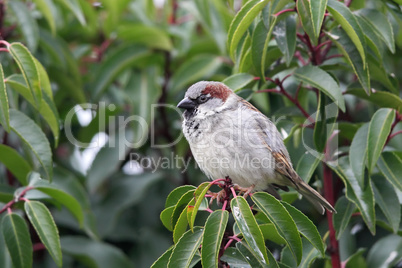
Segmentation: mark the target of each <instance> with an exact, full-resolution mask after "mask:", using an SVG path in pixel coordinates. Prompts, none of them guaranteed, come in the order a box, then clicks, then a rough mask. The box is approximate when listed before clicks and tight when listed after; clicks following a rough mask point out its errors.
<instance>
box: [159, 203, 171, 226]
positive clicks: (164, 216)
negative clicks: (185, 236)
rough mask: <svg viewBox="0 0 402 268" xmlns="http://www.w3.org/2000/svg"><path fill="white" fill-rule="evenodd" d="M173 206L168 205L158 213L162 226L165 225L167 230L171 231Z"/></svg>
mask: <svg viewBox="0 0 402 268" xmlns="http://www.w3.org/2000/svg"><path fill="white" fill-rule="evenodd" d="M174 208H175V206H170V207H167V208H165V209H164V210H163V211H162V212H161V214H160V216H159V217H160V219H161V222H162V224H163V226H165V227H166V229H168V230H169V231H173V226H172V214H173V210H174Z"/></svg>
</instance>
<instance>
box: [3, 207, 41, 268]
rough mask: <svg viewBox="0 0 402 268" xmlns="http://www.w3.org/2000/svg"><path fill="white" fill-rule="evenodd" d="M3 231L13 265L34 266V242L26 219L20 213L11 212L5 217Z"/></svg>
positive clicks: (19, 267)
mask: <svg viewBox="0 0 402 268" xmlns="http://www.w3.org/2000/svg"><path fill="white" fill-rule="evenodd" d="M1 231H2V233H3V237H4V241H5V244H6V246H7V249H8V252H9V253H10V256H11V261H12V263H13V266H14V267H16V268H25V267H32V253H33V250H32V242H31V237H30V235H29V231H28V226H27V224H26V223H25V220H24V219H23V218H22V217H21V216H20V215H18V214H15V213H9V214H7V215H5V216H4V217H3V220H2V222H1Z"/></svg>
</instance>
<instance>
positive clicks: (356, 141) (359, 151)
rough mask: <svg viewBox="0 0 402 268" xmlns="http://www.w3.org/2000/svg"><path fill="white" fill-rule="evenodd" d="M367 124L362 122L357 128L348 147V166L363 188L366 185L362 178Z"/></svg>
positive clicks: (365, 158)
mask: <svg viewBox="0 0 402 268" xmlns="http://www.w3.org/2000/svg"><path fill="white" fill-rule="evenodd" d="M368 130H369V124H368V123H367V124H364V125H363V126H361V127H360V128H359V130H358V131H357V132H356V134H355V136H354V137H353V140H352V144H351V145H350V149H349V156H350V157H349V161H350V167H351V168H352V170H353V173H354V175H355V177H356V179H357V181H358V183H359V185H360V187H362V188H364V187H365V185H366V182H365V179H364V170H365V167H366V162H367V136H368Z"/></svg>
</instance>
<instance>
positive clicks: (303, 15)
mask: <svg viewBox="0 0 402 268" xmlns="http://www.w3.org/2000/svg"><path fill="white" fill-rule="evenodd" d="M315 2H320V3H321V2H322V1H321V0H317V1H315ZM310 4H311V3H310V1H309V0H298V1H297V2H296V6H297V13H298V15H299V17H300V21H301V23H302V26H303V29H304V31H305V32H306V34H307V35H308V36H309V37H310V40H311V42H312V43H313V45H317V40H318V35H317V33H316V28H315V25H313V23H314V21H313V16H312V14H311V11H312V8H311V6H310ZM316 16H317V18H318V17H319V14H316ZM319 30H321V29H319Z"/></svg>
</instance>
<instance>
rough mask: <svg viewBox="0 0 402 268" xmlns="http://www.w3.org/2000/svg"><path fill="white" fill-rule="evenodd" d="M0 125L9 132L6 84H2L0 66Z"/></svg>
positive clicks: (2, 76) (0, 68)
mask: <svg viewBox="0 0 402 268" xmlns="http://www.w3.org/2000/svg"><path fill="white" fill-rule="evenodd" d="M0 124H1V125H2V126H3V127H4V129H5V130H6V131H7V132H10V114H9V110H8V97H7V89H6V84H5V83H4V72H3V66H2V65H1V64H0Z"/></svg>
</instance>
